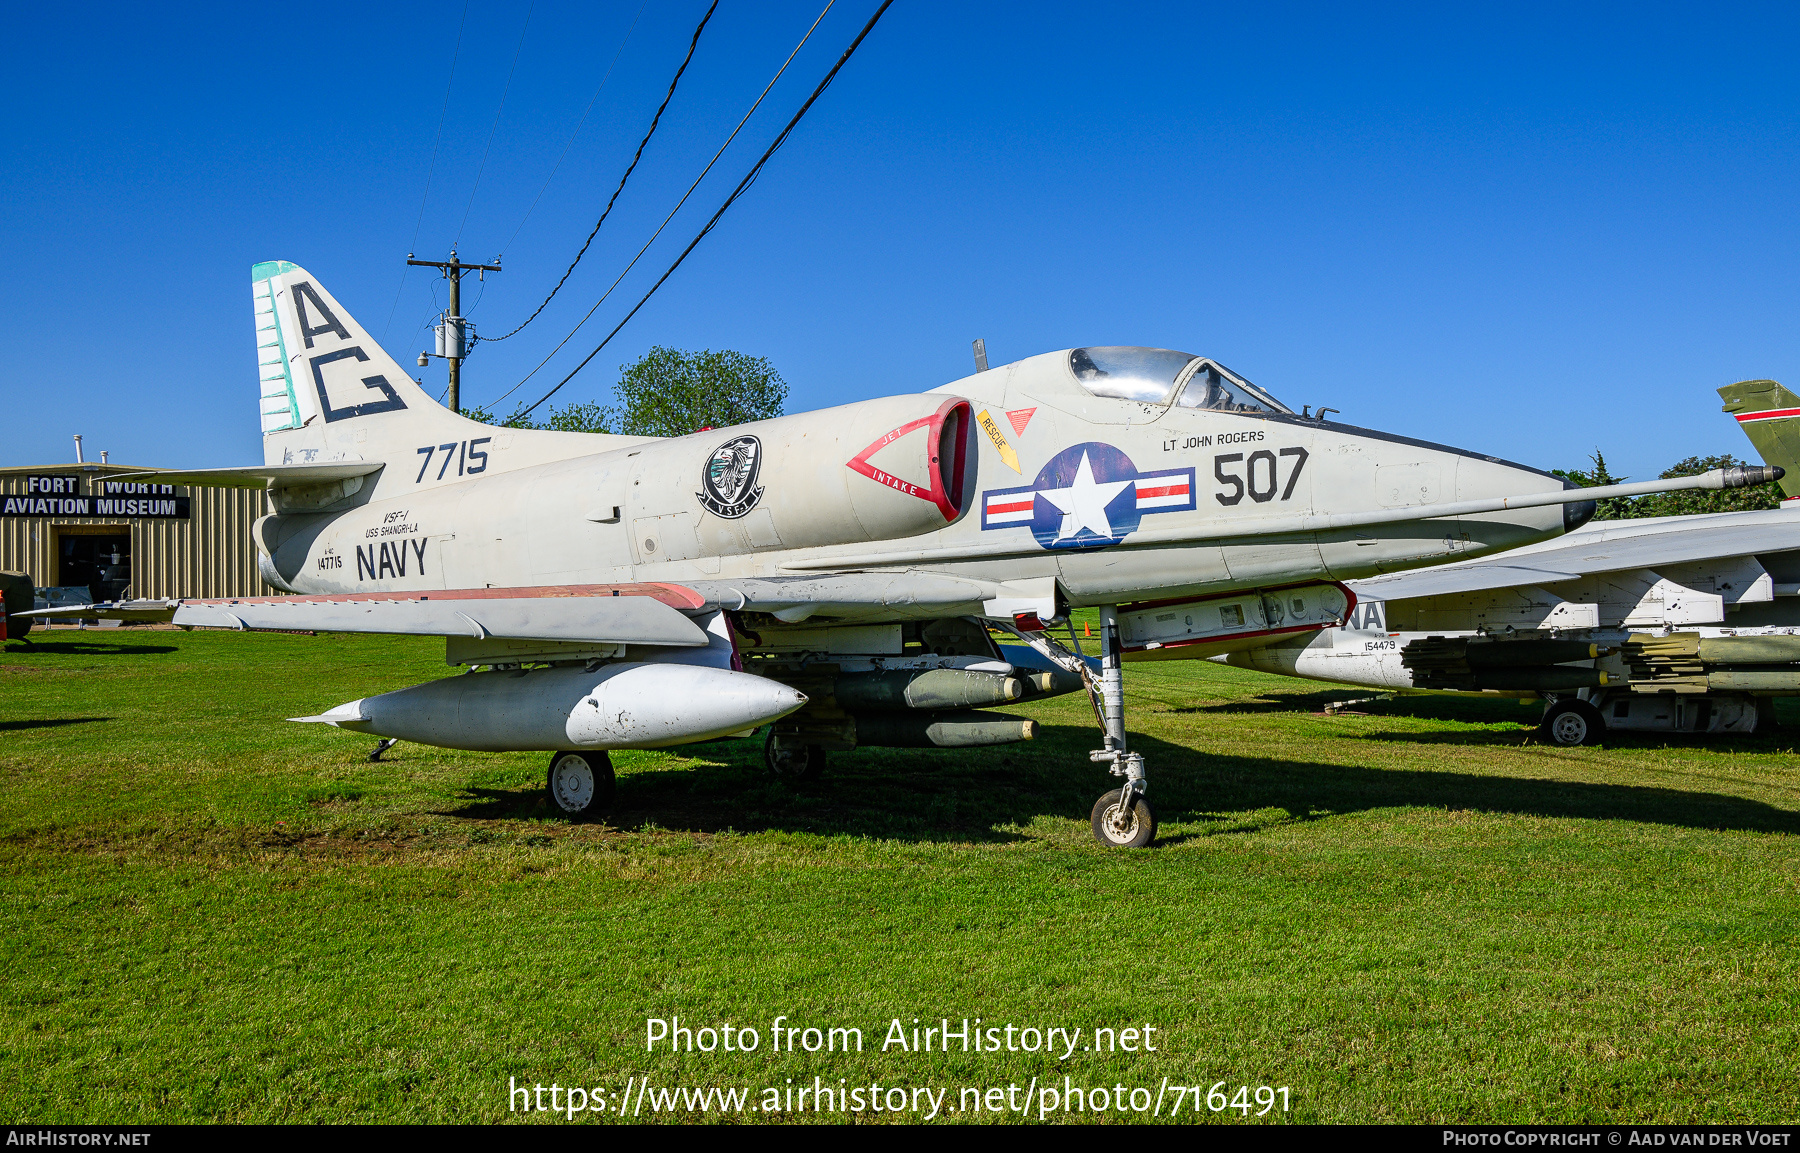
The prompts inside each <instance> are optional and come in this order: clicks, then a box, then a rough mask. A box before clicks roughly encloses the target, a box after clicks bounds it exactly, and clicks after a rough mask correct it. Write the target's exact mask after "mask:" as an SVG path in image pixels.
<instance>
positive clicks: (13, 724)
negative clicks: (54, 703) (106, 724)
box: [0, 717, 112, 733]
mask: <svg viewBox="0 0 1800 1153" xmlns="http://www.w3.org/2000/svg"><path fill="white" fill-rule="evenodd" d="M110 720H112V718H111V717H53V718H49V719H45V720H36V721H0V733H5V732H12V731H15V730H18V729H54V728H60V727H61V726H63V725H87V724H92V723H94V722H95V721H110Z"/></svg>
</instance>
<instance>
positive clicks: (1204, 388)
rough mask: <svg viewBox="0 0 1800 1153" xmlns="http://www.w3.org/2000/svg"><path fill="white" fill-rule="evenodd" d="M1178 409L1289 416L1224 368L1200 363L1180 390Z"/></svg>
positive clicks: (1208, 362) (1246, 382)
mask: <svg viewBox="0 0 1800 1153" xmlns="http://www.w3.org/2000/svg"><path fill="white" fill-rule="evenodd" d="M1179 404H1180V407H1182V408H1206V409H1211V410H1213V411H1214V412H1290V411H1292V410H1291V409H1289V408H1288V407H1287V406H1286V405H1285V404H1282V403H1281V402H1280V401H1278V400H1276V399H1275V398H1274V397H1272V396H1270V395H1269V394H1268V393H1266V392H1264V391H1263V390H1262V389H1260V388H1257V387H1256V386H1255V385H1254V384H1251V383H1250V382H1249V381H1247V380H1245V379H1244V378H1243V377H1241V376H1239V375H1237V374H1236V373H1235V372H1232V371H1231V370H1230V369H1228V368H1224V367H1222V366H1221V365H1217V364H1214V363H1213V362H1212V361H1210V360H1202V361H1201V362H1200V364H1199V365H1198V366H1197V367H1196V368H1195V369H1194V373H1193V375H1192V376H1190V377H1188V382H1187V385H1186V387H1184V388H1183V389H1182V390H1181V400H1180V402H1179Z"/></svg>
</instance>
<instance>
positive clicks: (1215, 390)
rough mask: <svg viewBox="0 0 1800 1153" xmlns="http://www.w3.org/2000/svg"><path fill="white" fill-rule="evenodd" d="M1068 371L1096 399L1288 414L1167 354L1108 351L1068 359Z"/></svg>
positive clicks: (1205, 362)
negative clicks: (1096, 397) (1109, 398)
mask: <svg viewBox="0 0 1800 1153" xmlns="http://www.w3.org/2000/svg"><path fill="white" fill-rule="evenodd" d="M1069 371H1071V372H1073V373H1074V374H1075V379H1076V380H1077V381H1079V382H1080V384H1081V387H1083V388H1085V389H1087V390H1088V391H1089V392H1091V393H1093V394H1094V395H1095V396H1106V397H1113V398H1115V399H1118V400H1136V401H1141V402H1143V403H1144V404H1171V403H1173V404H1176V405H1178V406H1179V407H1181V408H1201V409H1210V410H1212V411H1214V412H1285V413H1291V412H1293V409H1291V408H1289V407H1288V406H1287V405H1285V404H1282V403H1281V402H1280V401H1278V400H1276V399H1275V398H1274V397H1272V396H1270V395H1269V394H1268V393H1266V392H1264V391H1263V390H1262V389H1260V388H1258V387H1256V386H1255V385H1254V384H1251V383H1250V382H1249V381H1247V380H1245V379H1244V378H1243V377H1241V376H1239V375H1238V374H1237V373H1235V372H1233V371H1231V370H1230V369H1229V368H1226V367H1225V366H1224V365H1222V364H1220V363H1218V362H1217V361H1214V360H1210V359H1208V358H1207V357H1204V356H1195V355H1194V354H1193V353H1191V352H1176V351H1175V350H1173V349H1169V348H1137V347H1133V346H1130V345H1110V346H1103V347H1095V348H1077V349H1074V350H1073V351H1071V352H1070V353H1069Z"/></svg>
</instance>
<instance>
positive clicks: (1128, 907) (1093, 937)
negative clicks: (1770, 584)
mask: <svg viewBox="0 0 1800 1153" xmlns="http://www.w3.org/2000/svg"><path fill="white" fill-rule="evenodd" d="M33 639H34V640H36V641H37V643H36V644H35V646H33V647H27V646H25V645H23V644H19V643H16V642H15V643H13V644H10V645H7V646H6V648H5V655H4V657H0V782H3V783H4V788H3V789H0V885H3V887H4V902H3V904H0V941H3V950H4V953H3V955H4V958H5V972H6V976H5V980H4V982H3V983H0V1005H3V1009H0V1103H4V1114H5V1120H6V1121H8V1122H22V1121H32V1122H63V1123H78V1122H96V1123H97V1122H150V1121H163V1122H178V1121H243V1122H252V1121H328V1120H356V1121H490V1120H503V1119H507V1118H509V1117H511V1118H514V1119H530V1120H538V1121H542V1120H546V1118H545V1116H544V1115H543V1114H541V1113H532V1114H525V1113H510V1112H509V1110H508V1100H509V1098H508V1092H507V1090H508V1084H509V1078H517V1079H518V1080H519V1081H520V1082H527V1083H536V1082H542V1083H544V1084H546V1085H547V1084H549V1083H551V1082H553V1081H554V1082H557V1083H558V1084H560V1085H570V1084H574V1085H582V1086H587V1087H589V1088H602V1089H605V1090H606V1091H607V1092H609V1093H612V1094H614V1095H615V1099H616V1096H617V1095H619V1094H622V1093H623V1092H624V1090H625V1089H626V1087H627V1079H628V1078H631V1079H633V1083H638V1082H639V1081H640V1079H642V1078H645V1077H646V1076H647V1077H648V1079H649V1083H650V1085H652V1086H653V1087H657V1088H659V1089H660V1088H663V1087H671V1086H684V1085H685V1086H695V1087H702V1086H710V1085H720V1086H745V1087H750V1088H751V1089H753V1090H754V1091H755V1092H753V1094H752V1095H751V1097H750V1098H749V1100H750V1102H751V1103H756V1102H758V1101H761V1100H762V1097H761V1096H760V1094H761V1090H762V1089H763V1087H765V1086H775V1087H777V1088H779V1089H783V1090H785V1089H786V1087H787V1086H788V1085H789V1084H790V1081H789V1079H790V1078H791V1079H792V1080H791V1084H792V1085H794V1086H802V1085H804V1086H809V1087H810V1086H812V1085H813V1084H814V1078H815V1077H820V1078H823V1082H824V1083H825V1084H826V1085H828V1086H838V1085H843V1086H854V1085H858V1084H862V1085H867V1084H870V1083H880V1084H881V1085H882V1086H883V1087H884V1088H886V1087H889V1086H902V1087H919V1086H934V1087H938V1088H945V1087H947V1088H949V1089H950V1090H951V1093H950V1096H949V1098H948V1099H947V1100H946V1102H945V1106H944V1108H945V1109H946V1112H945V1113H944V1114H943V1116H942V1118H941V1119H944V1120H975V1119H982V1120H995V1119H1000V1120H1007V1119H1010V1120H1015V1121H1016V1120H1019V1119H1020V1116H1019V1115H1018V1114H1016V1113H1000V1114H994V1113H988V1112H985V1111H981V1112H976V1111H973V1110H969V1111H963V1112H955V1111H953V1110H954V1107H955V1106H956V1104H957V1102H958V1100H959V1098H958V1091H959V1090H960V1089H962V1088H970V1087H973V1088H980V1089H983V1090H985V1089H986V1088H988V1087H994V1086H998V1087H1002V1088H1004V1087H1005V1086H1007V1085H1008V1084H1012V1083H1016V1084H1017V1085H1019V1086H1020V1087H1021V1090H1022V1089H1023V1087H1024V1086H1025V1085H1026V1084H1027V1083H1028V1082H1030V1081H1031V1080H1032V1079H1033V1078H1036V1079H1038V1081H1039V1082H1040V1083H1042V1084H1052V1083H1053V1084H1055V1085H1057V1086H1058V1087H1059V1088H1060V1087H1061V1086H1062V1084H1063V1083H1064V1082H1063V1079H1064V1078H1065V1077H1067V1078H1069V1079H1070V1082H1071V1083H1072V1084H1074V1085H1077V1086H1094V1085H1104V1086H1106V1087H1107V1088H1109V1089H1111V1088H1112V1087H1113V1086H1115V1085H1122V1086H1124V1087H1125V1088H1126V1089H1127V1090H1130V1089H1131V1088H1133V1087H1146V1088H1147V1089H1148V1090H1150V1091H1152V1092H1155V1091H1158V1090H1159V1089H1161V1088H1162V1087H1163V1086H1164V1085H1165V1079H1166V1084H1167V1085H1194V1084H1198V1085H1200V1086H1202V1092H1204V1090H1205V1089H1206V1088H1209V1087H1211V1086H1212V1085H1213V1084H1214V1083H1217V1082H1221V1081H1223V1082H1226V1083H1227V1086H1228V1088H1230V1089H1232V1090H1235V1087H1236V1086H1238V1085H1249V1086H1253V1087H1254V1086H1260V1085H1269V1086H1287V1087H1289V1090H1290V1094H1289V1099H1290V1101H1291V1106H1292V1108H1291V1111H1289V1112H1288V1113H1286V1114H1285V1116H1286V1117H1287V1118H1288V1119H1291V1120H1300V1121H1411V1122H1430V1121H1494V1122H1499V1121H1506V1122H1524V1121H1602V1120H1605V1121H1640V1122H1651V1121H1662V1122H1724V1121H1738V1120H1761V1121H1774V1120H1784V1119H1785V1120H1792V1119H1793V1118H1794V1116H1795V1113H1796V1072H1795V1065H1796V1058H1797V1057H1800V1035H1797V1034H1800V1024H1797V1021H1800V851H1797V850H1800V837H1797V836H1796V834H1797V833H1800V778H1797V776H1796V769H1795V764H1796V761H1795V757H1794V755H1793V751H1792V750H1793V745H1794V743H1795V739H1796V738H1794V737H1788V736H1782V735H1779V734H1778V735H1777V736H1775V737H1772V738H1727V739H1719V740H1714V741H1711V742H1708V743H1701V742H1698V741H1694V740H1660V739H1657V740H1629V741H1627V740H1619V741H1617V742H1614V743H1612V744H1609V745H1608V746H1606V747H1603V748H1597V749H1577V750H1566V749H1554V748H1549V747H1546V746H1543V745H1540V744H1537V743H1535V742H1534V741H1533V740H1532V738H1531V734H1530V729H1529V725H1530V724H1531V723H1532V722H1533V721H1534V720H1535V716H1536V709H1535V708H1534V707H1532V706H1525V705H1519V704H1514V703H1512V702H1509V701H1500V700H1454V699H1450V698H1444V697H1414V698H1399V699H1396V700H1393V701H1389V702H1382V703H1377V704H1370V705H1365V706H1361V707H1362V708H1363V709H1365V710H1366V711H1367V713H1368V714H1369V715H1344V716H1336V717H1326V716H1322V715H1318V710H1319V709H1320V707H1321V705H1322V703H1323V702H1324V701H1326V700H1328V699H1333V698H1340V697H1346V696H1351V695H1363V694H1360V693H1358V692H1356V690H1350V689H1331V688H1329V687H1328V686H1320V685H1311V684H1308V683H1306V682H1301V681H1294V680H1287V679H1283V678H1278V677H1273V676H1268V675H1265V674H1261V673H1254V672H1248V671H1242V670H1237V669H1231V668H1226V667H1222V666H1217V665H1211V664H1205V663H1178V664H1164V665H1153V666H1137V667H1130V666H1128V668H1127V672H1126V684H1127V688H1128V691H1129V692H1130V693H1131V694H1132V695H1131V712H1130V713H1129V721H1130V727H1131V729H1132V732H1133V739H1134V741H1136V742H1138V743H1137V745H1136V747H1138V748H1140V749H1142V750H1143V751H1144V752H1145V753H1146V754H1147V755H1148V757H1149V765H1150V797H1151V799H1152V801H1153V802H1154V804H1155V806H1156V810H1157V814H1158V817H1159V819H1160V821H1161V835H1160V840H1159V843H1158V845H1157V846H1156V847H1155V848H1153V849H1150V850H1147V851H1139V852H1127V851H1119V850H1107V849H1103V848H1101V847H1100V846H1098V845H1096V844H1095V843H1094V841H1093V839H1092V837H1091V834H1090V833H1089V829H1088V811H1089V809H1090V807H1091V806H1092V804H1093V801H1094V799H1095V798H1096V797H1097V796H1098V795H1099V794H1100V793H1101V792H1102V791H1104V790H1105V789H1107V788H1110V787H1112V783H1113V781H1112V778H1110V777H1108V776H1107V775H1106V774H1105V772H1104V769H1103V768H1102V767H1099V766H1094V765H1091V764H1089V763H1088V760H1087V750H1088V749H1089V748H1091V747H1093V745H1094V744H1095V733H1094V731H1093V728H1092V720H1091V714H1090V713H1089V711H1088V708H1087V705H1086V703H1085V701H1083V700H1082V699H1080V698H1079V697H1067V698H1061V699H1058V700H1054V701H1049V702H1044V703H1040V704H1037V705H1033V706H1030V707H1028V708H1022V709H1017V710H1012V711H1016V712H1020V713H1024V714H1029V715H1032V716H1035V717H1037V718H1038V719H1039V720H1040V721H1041V722H1043V725H1042V728H1041V730H1040V731H1041V736H1040V739H1038V740H1037V741H1034V742H1031V743H1026V744H1017V745H1011V746H1002V747H999V748H994V749H986V750H971V751H963V752H923V751H919V752H915V751H898V750H896V751H870V752H864V753H854V754H833V756H832V760H831V764H830V767H829V769H828V771H827V775H826V776H825V778H824V779H822V780H820V781H818V782H815V783H813V784H810V785H803V786H798V787H796V786H790V785H784V784H779V783H775V782H771V781H770V780H768V779H766V778H765V777H764V775H763V772H762V768H761V745H760V742H759V741H754V740H743V741H734V742H718V743H714V744H709V745H703V746H695V747H692V748H690V749H688V750H684V751H682V752H679V753H647V752H627V753H620V754H615V757H614V761H615V764H616V765H617V768H618V771H619V795H618V802H617V804H616V806H615V808H614V810H613V813H612V815H611V817H610V818H609V819H608V820H607V821H606V822H605V823H592V824H584V825H570V824H567V823H565V822H563V821H561V820H559V819H557V818H555V817H553V816H552V815H551V814H550V812H549V811H548V810H547V808H546V806H545V803H544V801H543V799H542V791H543V776H544V770H545V765H546V757H544V756H543V755H540V754H507V755H486V754H472V753H457V752H450V751H445V750H439V749H428V748H422V747H419V746H414V745H401V746H399V747H397V748H396V749H395V750H394V751H393V752H392V753H391V754H390V756H391V758H392V760H391V763H384V764H370V763H368V762H367V761H366V760H365V756H366V754H367V752H368V751H369V749H370V747H372V745H373V743H374V742H373V739H372V738H367V737H362V736H357V735H354V734H348V733H343V732H339V731H337V730H334V729H331V728H327V727H324V726H317V725H292V724H287V723H284V721H283V720H282V718H284V717H290V716H302V715H306V714H310V713H317V712H320V711H322V710H324V709H326V708H329V707H331V706H333V705H336V704H339V703H341V702H343V701H347V700H351V699H353V698H356V697H359V696H366V695H369V694H372V693H376V692H382V691H386V690H389V689H394V688H399V687H401V686H404V685H408V684H414V683H417V682H419V681H422V680H425V679H428V678H431V677H434V676H441V675H445V674H447V673H448V672H450V670H449V669H447V668H446V667H445V666H444V665H443V663H442V653H443V649H442V644H441V643H440V642H435V641H423V640H412V639H397V638H367V637H301V636H281V635H266V634H265V635H254V634H253V635H239V634H229V633H212V632H207V633H191V634H189V633H180V632H171V631H152V630H132V629H127V630H104V631H100V630H93V631H84V632H76V631H72V630H62V631H56V632H51V633H48V634H44V633H39V634H34V638H33ZM1793 719H1794V720H1796V721H1800V715H1796V716H1794V717H1793ZM1789 731H1790V732H1795V733H1800V729H1790V730H1789ZM676 1015H679V1016H680V1017H681V1018H682V1021H683V1023H684V1024H691V1025H694V1026H700V1025H706V1024H714V1025H716V1024H719V1023H722V1022H731V1023H732V1024H733V1025H735V1026H739V1027H742V1026H753V1027H756V1028H757V1029H759V1030H760V1031H761V1035H762V1038H763V1039H762V1044H761V1046H760V1048H759V1050H758V1051H757V1052H755V1053H751V1054H742V1053H735V1052H734V1053H730V1054H726V1053H722V1052H716V1051H715V1052H713V1053H710V1054H709V1053H687V1052H682V1053H669V1052H666V1051H662V1050H659V1051H658V1052H656V1053H646V1051H645V1044H644V1037H645V1020H646V1018H649V1017H656V1018H668V1017H672V1016H676ZM783 1015H785V1016H786V1017H787V1018H788V1024H789V1025H790V1026H797V1027H799V1026H805V1025H817V1026H820V1027H824V1026H831V1025H836V1026H845V1027H848V1026H856V1027H860V1028H861V1029H862V1030H863V1033H864V1035H865V1048H864V1051H863V1052H861V1053H849V1054H845V1053H831V1054H827V1053H817V1054H808V1053H805V1052H801V1053H794V1054H790V1053H787V1052H772V1051H771V1048H770V1044H769V1041H768V1035H769V1026H770V1022H771V1021H772V1020H773V1019H774V1018H775V1017H777V1016H783ZM896 1017H898V1018H901V1019H902V1020H903V1023H904V1024H905V1025H906V1027H907V1028H908V1029H909V1030H910V1028H911V1021H912V1019H913V1018H915V1017H917V1018H920V1019H921V1020H922V1026H923V1024H925V1023H932V1024H935V1023H936V1021H937V1020H938V1019H939V1018H943V1017H949V1018H951V1019H952V1020H953V1021H960V1020H961V1019H962V1018H964V1017H967V1018H971V1019H973V1018H976V1017H980V1018H982V1019H983V1022H984V1025H1002V1026H1003V1025H1005V1024H1006V1023H1013V1024H1016V1025H1019V1026H1027V1025H1031V1026H1038V1027H1040V1028H1042V1027H1064V1028H1071V1029H1073V1028H1081V1029H1083V1030H1090V1029H1092V1028H1095V1027H1127V1026H1133V1025H1137V1026H1142V1025H1143V1024H1146V1023H1147V1024H1149V1025H1152V1026H1154V1027H1155V1028H1156V1030H1157V1032H1156V1034H1155V1038H1156V1045H1157V1051H1156V1052H1154V1053H1146V1052H1139V1053H1124V1052H1113V1053H1105V1052H1084V1051H1077V1052H1075V1053H1073V1054H1072V1055H1071V1056H1070V1057H1068V1058H1067V1059H1066V1060H1059V1059H1058V1057H1057V1056H1050V1055H1046V1054H1044V1053H1041V1052H1040V1053H1026V1052H1006V1051H1001V1052H980V1053H977V1052H969V1053H962V1052H960V1051H958V1052H952V1053H949V1054H944V1053H940V1052H935V1051H934V1052H930V1053H922V1052H906V1051H900V1050H897V1049H890V1050H889V1051H887V1052H882V1051H881V1040H882V1038H883V1036H884V1034H885V1032H886V1029H887V1027H888V1023H889V1021H890V1020H891V1019H893V1018H896ZM1087 1036H1088V1035H1087V1034H1085V1033H1084V1034H1083V1035H1082V1039H1083V1040H1086V1039H1087ZM840 1078H842V1079H843V1080H842V1081H840V1080H839V1079H840ZM612 1108H613V1106H611V1105H609V1110H611V1109H612ZM1167 1112H1168V1105H1167V1104H1166V1103H1165V1105H1164V1113H1165V1115H1166V1114H1167ZM1036 1115H1037V1114H1036V1110H1035V1109H1034V1111H1033V1113H1032V1116H1033V1117H1035V1116H1036ZM1205 1115H1206V1116H1209V1117H1212V1118H1214V1119H1218V1120H1237V1119H1239V1113H1238V1111H1236V1110H1228V1111H1226V1112H1224V1113H1221V1114H1205ZM1281 1115H1282V1114H1281V1112H1280V1110H1279V1108H1277V1109H1276V1110H1275V1111H1273V1112H1272V1113H1271V1114H1270V1116H1269V1117H1268V1118H1265V1119H1264V1123H1267V1122H1268V1121H1270V1120H1277V1119H1279V1118H1280V1116H1281ZM614 1116H615V1114H614V1113H613V1112H611V1111H608V1112H599V1113H593V1114H589V1115H587V1117H586V1118H585V1119H588V1120H607V1119H610V1118H612V1117H614ZM653 1116H656V1115H655V1114H652V1112H651V1111H650V1110H649V1109H647V1108H646V1109H645V1111H644V1113H643V1115H642V1116H641V1117H640V1118H639V1119H641V1120H649V1119H651V1118H652V1117H653ZM662 1116H665V1117H671V1118H679V1119H682V1120H697V1119H703V1118H702V1117H701V1116H700V1115H699V1114H696V1113H693V1112H686V1111H678V1112H674V1113H670V1114H664V1115H662ZM768 1116H769V1114H766V1113H761V1112H744V1113H740V1114H733V1118H734V1119H741V1120H755V1119H758V1118H759V1117H768ZM780 1116H781V1117H783V1118H784V1119H789V1118H791V1115H790V1114H785V1113H784V1114H780ZM807 1116H808V1117H811V1116H814V1114H810V1113H809V1114H807ZM831 1116H833V1117H834V1118H836V1119H843V1118H844V1116H845V1115H844V1114H842V1113H836V1114H831ZM893 1116H895V1115H893V1114H889V1113H885V1112H884V1113H879V1114H873V1113H865V1114H863V1115H862V1116H861V1117H860V1118H859V1119H860V1120H864V1121H869V1120H883V1119H888V1118H890V1117H893ZM912 1116H913V1115H911V1114H904V1113H903V1114H899V1115H898V1117H899V1119H911V1118H912ZM1051 1116H1052V1117H1057V1118H1060V1117H1066V1116H1067V1115H1066V1114H1062V1113H1054V1114H1052V1115H1051ZM1079 1116H1083V1117H1105V1118H1108V1119H1112V1120H1124V1119H1134V1120H1148V1119H1149V1115H1148V1114H1139V1113H1133V1112H1129V1111H1127V1112H1123V1113H1121V1112H1118V1111H1117V1110H1116V1109H1109V1110H1108V1111H1107V1112H1106V1113H1103V1114H1090V1113H1082V1114H1079ZM583 1119H584V1118H582V1117H577V1119H576V1120H577V1123H579V1122H580V1121H581V1120H583ZM1254 1120H1255V1119H1254V1118H1252V1121H1254Z"/></svg>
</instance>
